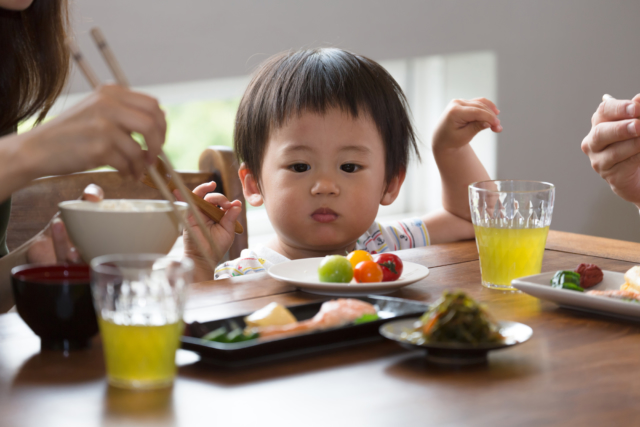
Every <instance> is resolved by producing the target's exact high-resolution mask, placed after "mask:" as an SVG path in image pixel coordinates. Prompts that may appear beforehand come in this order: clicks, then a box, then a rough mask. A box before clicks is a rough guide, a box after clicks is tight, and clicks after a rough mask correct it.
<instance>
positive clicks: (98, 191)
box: [82, 184, 104, 203]
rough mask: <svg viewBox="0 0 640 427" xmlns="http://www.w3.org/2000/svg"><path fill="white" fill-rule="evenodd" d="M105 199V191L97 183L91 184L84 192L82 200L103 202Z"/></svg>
mask: <svg viewBox="0 0 640 427" xmlns="http://www.w3.org/2000/svg"><path fill="white" fill-rule="evenodd" d="M103 199H104V191H103V190H102V188H101V187H100V186H98V185H96V184H89V185H87V186H86V187H85V189H84V191H83V192H82V200H86V201H88V202H94V203H95V202H101V201H102V200H103Z"/></svg>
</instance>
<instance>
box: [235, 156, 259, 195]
mask: <svg viewBox="0 0 640 427" xmlns="http://www.w3.org/2000/svg"><path fill="white" fill-rule="evenodd" d="M238 176H239V177H240V182H242V192H243V193H244V198H245V199H246V200H247V202H249V204H250V205H251V206H261V205H262V203H263V200H262V194H261V193H260V188H259V187H258V181H257V180H256V179H255V178H254V176H253V174H252V173H251V171H250V170H249V169H247V165H245V164H244V162H243V163H242V164H241V165H240V168H239V169H238Z"/></svg>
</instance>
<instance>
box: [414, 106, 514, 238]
mask: <svg viewBox="0 0 640 427" xmlns="http://www.w3.org/2000/svg"><path fill="white" fill-rule="evenodd" d="M499 112H500V111H499V110H498V109H497V108H496V106H495V105H494V104H493V102H491V101H489V100H488V99H485V98H476V99H472V100H470V101H466V100H453V101H451V102H450V103H449V105H448V106H447V109H446V110H445V112H444V114H443V115H442V118H441V119H440V123H439V124H438V127H437V129H436V132H435V134H434V136H433V144H432V146H433V156H434V158H435V161H436V164H437V165H438V170H439V171H440V177H441V178H442V205H443V207H444V212H442V211H441V212H435V213H433V214H430V215H427V216H425V217H424V218H423V221H424V222H425V225H426V226H427V229H428V230H429V235H430V237H431V243H445V242H451V241H456V240H464V239H471V238H473V236H474V232H473V227H472V225H471V212H470V210H469V193H468V191H469V190H468V187H469V184H471V183H473V182H477V181H485V180H488V179H491V178H490V177H489V174H488V173H487V171H486V170H485V168H484V166H483V165H482V163H480V160H479V159H478V157H477V156H476V154H475V152H474V151H473V149H472V148H471V146H470V145H469V143H470V142H471V140H472V139H473V137H474V136H475V135H476V134H477V133H478V132H480V131H482V130H484V129H487V128H491V130H492V131H494V132H501V131H502V126H501V125H500V120H499V119H498V114H499Z"/></svg>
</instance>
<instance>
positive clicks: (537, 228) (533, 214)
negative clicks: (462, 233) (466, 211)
mask: <svg viewBox="0 0 640 427" xmlns="http://www.w3.org/2000/svg"><path fill="white" fill-rule="evenodd" d="M554 199H555V187H554V185H553V184H549V183H548V182H539V181H516V180H500V181H483V182H476V183H473V184H471V185H469V205H470V207H471V219H472V221H473V228H474V229H475V233H476V244H477V245H478V254H479V256H480V271H481V273H482V285H483V286H486V287H488V288H493V289H502V290H509V291H515V290H516V289H515V288H513V287H512V286H511V281H512V280H513V279H516V278H518V277H523V276H530V275H533V274H539V273H540V269H541V267H542V256H543V255H544V247H545V244H546V242H547V233H548V232H549V225H550V224H551V214H552V213H553V203H554Z"/></svg>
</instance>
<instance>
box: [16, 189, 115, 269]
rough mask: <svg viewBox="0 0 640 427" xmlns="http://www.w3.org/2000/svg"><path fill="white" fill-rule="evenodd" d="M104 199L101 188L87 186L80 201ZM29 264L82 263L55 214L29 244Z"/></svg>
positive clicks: (62, 224)
mask: <svg viewBox="0 0 640 427" xmlns="http://www.w3.org/2000/svg"><path fill="white" fill-rule="evenodd" d="M103 198H104V193H103V191H102V188H100V187H98V186H97V185H95V184H89V185H88V186H87V187H86V188H85V189H84V192H83V195H82V200H87V201H90V202H99V201H101V200H102V199H103ZM27 262H28V263H29V264H63V263H70V264H77V263H80V262H82V259H81V258H80V255H79V254H78V251H77V250H76V248H75V247H74V246H73V244H72V243H71V240H69V235H68V234H67V229H66V227H65V225H64V222H62V220H61V219H60V217H59V214H56V215H55V216H54V217H53V218H52V219H51V221H50V222H49V224H47V226H46V227H45V228H44V230H42V231H41V232H40V233H39V234H38V235H37V236H36V237H35V238H34V239H33V241H32V242H31V244H30V245H29V248H28V249H27Z"/></svg>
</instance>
